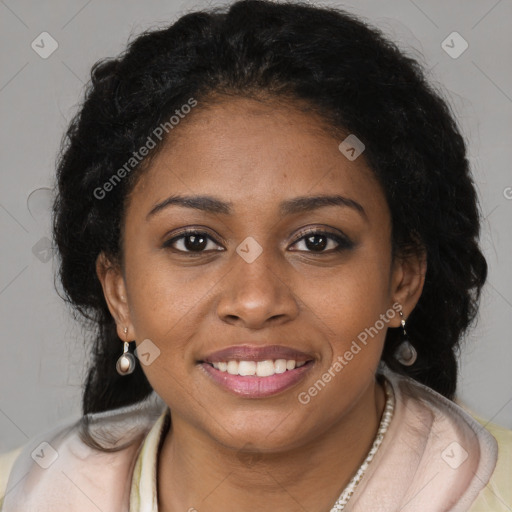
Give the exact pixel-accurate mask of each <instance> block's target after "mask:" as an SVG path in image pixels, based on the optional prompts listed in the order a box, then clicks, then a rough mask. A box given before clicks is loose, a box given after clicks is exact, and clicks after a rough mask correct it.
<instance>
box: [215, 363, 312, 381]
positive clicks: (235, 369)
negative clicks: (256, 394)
mask: <svg viewBox="0 0 512 512" xmlns="http://www.w3.org/2000/svg"><path fill="white" fill-rule="evenodd" d="M305 364H306V361H295V360H294V359H288V360H287V359H276V360H275V361H273V360H271V359H269V360H266V361H227V362H225V361H219V362H215V363H212V365H213V367H214V368H216V369H217V370H220V371H221V372H227V373H229V374H231V375H242V376H249V375H256V376H258V377H270V376H271V375H274V374H275V373H284V372H285V371H286V370H293V369H294V368H300V367H301V366H304V365H305Z"/></svg>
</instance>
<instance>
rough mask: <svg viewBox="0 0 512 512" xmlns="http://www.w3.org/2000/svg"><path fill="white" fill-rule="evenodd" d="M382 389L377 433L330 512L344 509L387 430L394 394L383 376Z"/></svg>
mask: <svg viewBox="0 0 512 512" xmlns="http://www.w3.org/2000/svg"><path fill="white" fill-rule="evenodd" d="M384 390H385V392H386V406H385V407H384V412H383V413H382V419H381V420H380V424H379V429H378V430H377V435H376V436H375V439H374V441H373V444H372V447H371V448H370V451H369V452H368V455H367V456H366V459H365V460H364V461H363V463H362V464H361V466H360V467H359V469H358V470H357V473H356V474H355V475H354V477H353V478H352V480H350V482H349V483H348V485H347V486H346V487H345V489H343V492H342V493H341V494H340V496H339V498H338V499H337V500H336V503H335V504H334V506H333V507H332V508H331V510H330V512H340V511H341V510H345V505H346V504H347V502H348V500H349V499H350V497H351V496H352V495H353V494H354V491H355V489H356V487H357V484H358V483H359V482H360V481H361V479H362V478H363V475H364V473H365V471H366V469H367V468H368V466H369V465H370V462H371V461H372V459H373V457H374V456H375V454H376V453H377V450H378V449H379V446H380V445H381V443H382V440H383V439H384V434H385V433H386V431H387V430H388V427H389V424H390V422H391V418H392V417H393V412H394V410H395V395H394V393H393V389H392V387H391V385H390V384H389V382H388V380H387V379H385V378H384Z"/></svg>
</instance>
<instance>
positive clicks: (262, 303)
mask: <svg viewBox="0 0 512 512" xmlns="http://www.w3.org/2000/svg"><path fill="white" fill-rule="evenodd" d="M265 253H266V251H263V253H262V254H261V255H260V256H259V257H258V258H257V259H256V260H255V261H253V262H251V263H247V262H246V261H244V260H243V258H241V257H240V256H239V255H238V254H234V260H235V261H234V263H233V265H234V266H235V268H233V270H232V271H231V272H229V273H228V274H227V275H226V277H225V279H226V280H225V281H224V283H223V285H224V287H223V290H222V294H221V297H220V300H219V302H218V304H217V314H218V316H219V318H221V319H222V320H223V321H224V322H227V323H230V324H232V325H237V326H241V327H246V328H248V329H262V328H264V327H268V326H269V325H280V324H282V323H286V322H289V321H290V320H293V319H294V318H296V316H297V315H298V313H299V305H298V302H297V299H296V297H295V295H294V293H293V291H292V286H291V283H290V282H289V281H288V282H287V280H286V277H285V276H284V273H283V272H280V271H279V268H280V267H279V266H278V265H276V264H275V260H274V262H273V261H272V259H271V258H270V257H267V255H266V254H265ZM267 254H268V252H267ZM272 263H274V264H272Z"/></svg>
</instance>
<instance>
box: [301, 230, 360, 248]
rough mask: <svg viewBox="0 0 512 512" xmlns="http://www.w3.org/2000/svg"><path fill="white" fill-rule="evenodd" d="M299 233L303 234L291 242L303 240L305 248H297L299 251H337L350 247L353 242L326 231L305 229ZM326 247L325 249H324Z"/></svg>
mask: <svg viewBox="0 0 512 512" xmlns="http://www.w3.org/2000/svg"><path fill="white" fill-rule="evenodd" d="M301 235H303V236H302V237H301V238H299V239H298V240H297V241H296V242H294V244H293V245H296V244H298V243H299V242H302V241H304V246H305V248H306V249H298V250H301V251H302V250H306V252H313V253H315V252H316V253H319V254H322V253H331V252H338V251H342V250H344V249H350V248H352V247H353V246H354V244H353V242H352V241H351V240H349V239H348V238H345V237H341V236H339V235H337V234H334V233H330V232H328V231H322V230H314V231H306V232H302V233H301ZM326 248H327V250H325V249H326Z"/></svg>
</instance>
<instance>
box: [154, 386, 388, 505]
mask: <svg viewBox="0 0 512 512" xmlns="http://www.w3.org/2000/svg"><path fill="white" fill-rule="evenodd" d="M384 406H385V393H384V390H383V388H382V385H381V384H380V383H377V382H376V381H373V382H372V385H370V386H369V387H368V389H367V390H366V392H365V393H364V395H363V396H362V397H361V399H360V400H359V401H358V403H357V404H356V406H354V407H353V408H352V410H351V411H350V412H349V413H348V414H347V415H346V416H344V417H343V418H342V419H341V420H340V421H339V422H337V423H336V424H334V425H333V426H332V427H331V428H330V429H329V430H328V431H326V432H325V433H324V434H322V435H321V436H319V437H318V438H315V439H314V440H313V441H311V442H309V443H308V444H304V445H302V446H301V447H300V448H298V449H294V450H293V451H292V450H290V451H288V452H279V453H270V454H267V453H266V454H259V453H258V454H255V455H254V456H251V455H250V454H247V455H245V454H244V456H241V454H240V452H238V451H236V450H230V449H227V448H226V447H224V446H220V445H219V443H216V442H215V441H214V440H212V439H211V437H208V436H207V435H205V434H204V432H202V431H198V430H196V429H193V428H191V427H190V424H187V423H185V422H184V421H181V418H179V417H178V418H177V417H176V415H172V422H171V428H170V429H169V432H168V433H167V435H166V437H165V439H164V441H163V444H162V449H161V452H160V455H159V459H158V470H157V474H158V478H157V481H158V503H159V508H158V510H159V511H160V512H175V511H183V510H194V509H197V510H198V511H201V510H208V511H209V512H221V511H222V512H225V511H226V503H229V504H230V507H229V508H230V509H231V510H244V511H259V510H264V509H266V508H268V504H269V501H271V502H272V510H274V511H276V512H281V511H283V512H284V511H286V512H290V511H295V510H297V511H303V510H308V511H311V512H326V511H329V510H330V508H331V507H332V506H333V505H334V502H335V501H336V499H337V498H338V496H339V494H340V493H341V492H342V490H343V489H344V488H345V486H346V485H347V484H348V483H349V481H350V480H351V478H352V477H353V475H354V473H355V472H356V471H357V470H358V468H359V466H360V465H361V463H362V462H363V461H364V459H365V457H366V455H367V453H368V451H369V450H370V448H371V445H372V443H373V441H374V438H375V435H376V433H377V429H378V426H379V422H380V419H381V417H382V413H383V410H384Z"/></svg>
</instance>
